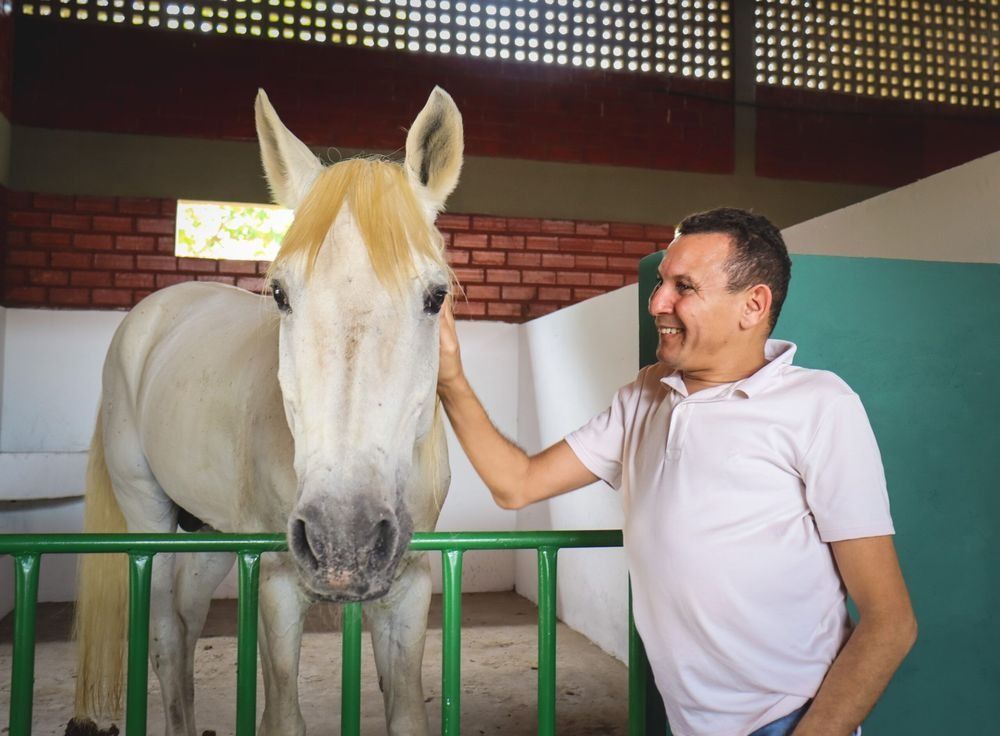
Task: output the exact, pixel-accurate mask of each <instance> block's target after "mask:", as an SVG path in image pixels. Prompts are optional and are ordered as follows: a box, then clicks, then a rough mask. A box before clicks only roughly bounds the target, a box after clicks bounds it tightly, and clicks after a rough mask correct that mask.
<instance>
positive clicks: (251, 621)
mask: <svg viewBox="0 0 1000 736" xmlns="http://www.w3.org/2000/svg"><path fill="white" fill-rule="evenodd" d="M236 559H237V566H238V573H237V574H238V581H239V582H238V585H239V587H238V589H237V595H238V603H237V609H236V736H253V735H254V731H255V730H256V727H257V601H258V598H259V595H258V594H259V590H260V553H259V552H240V553H239V555H237V558H236Z"/></svg>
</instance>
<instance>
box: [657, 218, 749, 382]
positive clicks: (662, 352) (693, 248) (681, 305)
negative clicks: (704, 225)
mask: <svg viewBox="0 0 1000 736" xmlns="http://www.w3.org/2000/svg"><path fill="white" fill-rule="evenodd" d="M730 248H731V241H730V238H729V236H728V235H725V234H722V233H695V234H692V235H681V236H680V237H678V238H676V239H675V240H674V242H672V243H671V244H670V246H669V247H668V248H667V250H666V253H664V256H663V261H662V262H661V263H660V268H659V277H660V278H659V284H658V286H657V288H656V289H655V290H654V291H653V294H652V296H651V297H650V298H649V313H650V314H651V315H652V316H653V319H654V321H655V322H656V328H657V331H658V333H659V345H658V347H657V351H656V357H657V358H658V359H659V360H661V361H663V362H664V363H666V364H667V365H668V366H670V367H671V368H673V369H674V370H681V371H684V372H685V373H686V374H692V375H694V374H699V373H707V374H711V373H714V372H715V371H717V370H719V369H724V368H725V367H726V365H727V363H728V361H729V358H730V357H731V356H732V355H734V354H738V353H739V352H740V351H742V350H743V349H744V345H743V341H742V340H741V339H740V337H741V330H740V319H741V315H742V314H743V307H744V304H745V295H744V294H743V293H742V292H738V293H736V294H731V293H730V292H729V290H728V289H727V274H726V269H725V265H726V262H727V261H728V259H729V253H730Z"/></svg>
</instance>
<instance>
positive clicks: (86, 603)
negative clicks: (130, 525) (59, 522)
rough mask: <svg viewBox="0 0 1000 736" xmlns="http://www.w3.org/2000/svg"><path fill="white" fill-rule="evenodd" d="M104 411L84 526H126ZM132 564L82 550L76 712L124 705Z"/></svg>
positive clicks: (103, 711) (102, 713) (89, 713)
mask: <svg viewBox="0 0 1000 736" xmlns="http://www.w3.org/2000/svg"><path fill="white" fill-rule="evenodd" d="M101 414H102V413H101V412H98V414H97V426H96V427H95V428H94V437H93V439H92V440H91V442H90V458H89V460H88V463H87V486H86V488H87V490H86V495H85V496H84V512H83V530H84V531H85V532H88V533H105V534H107V533H112V532H125V531H127V528H126V524H125V517H124V516H122V512H121V509H120V508H119V507H118V502H117V501H116V500H115V494H114V491H113V490H112V488H111V478H110V476H109V475H108V467H107V465H106V464H105V461H104V439H103V434H104V433H103V430H102V416H101ZM127 586H128V566H127V562H126V556H125V555H122V554H88V555H81V556H80V564H79V586H78V590H77V597H76V617H75V620H74V621H73V633H74V636H75V637H76V640H77V655H78V656H77V670H76V702H75V716H76V719H81V718H101V717H117V716H119V715H120V714H121V706H122V679H123V677H122V675H123V670H124V657H125V632H126V626H127V609H128V587H127Z"/></svg>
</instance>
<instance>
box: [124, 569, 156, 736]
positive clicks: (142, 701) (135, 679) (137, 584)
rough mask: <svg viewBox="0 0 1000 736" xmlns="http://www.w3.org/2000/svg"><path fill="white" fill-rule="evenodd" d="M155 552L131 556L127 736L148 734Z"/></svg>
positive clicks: (126, 700)
mask: <svg viewBox="0 0 1000 736" xmlns="http://www.w3.org/2000/svg"><path fill="white" fill-rule="evenodd" d="M152 577H153V555H152V553H138V552H130V553H129V556H128V684H127V686H126V688H127V689H126V695H125V736H146V702H147V697H146V691H147V689H148V686H149V665H148V664H147V660H148V659H149V591H150V581H151V580H152Z"/></svg>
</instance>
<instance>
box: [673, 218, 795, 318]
mask: <svg viewBox="0 0 1000 736" xmlns="http://www.w3.org/2000/svg"><path fill="white" fill-rule="evenodd" d="M676 232H677V235H678V236H680V235H694V234H695V233H722V234H725V235H728V236H729V238H730V240H731V241H732V246H733V247H732V251H731V254H730V256H729V261H728V262H727V263H726V271H727V273H728V277H729V282H728V284H727V285H728V287H729V291H731V292H736V291H740V290H741V289H746V288H748V287H750V286H754V285H756V284H767V286H768V287H769V288H770V289H771V295H772V301H771V314H770V315H769V316H770V330H773V329H774V325H775V324H776V323H777V321H778V316H779V315H780V314H781V305H782V304H784V302H785V296H786V295H787V294H788V282H789V281H790V280H791V278H792V259H791V258H789V257H788V249H787V248H786V247H785V241H784V239H783V238H782V237H781V232H780V231H779V230H778V228H776V227H775V226H774V224H773V223H772V222H771V221H770V220H768V219H767V218H766V217H764V216H763V215H755V214H754V213H752V212H748V211H747V210H741V209H737V208H735V207H719V208H717V209H714V210H708V211H707V212H698V213H695V214H693V215H688V216H687V217H685V218H684V219H683V220H682V221H681V223H680V224H679V225H678V226H677V228H676ZM770 330H769V332H770Z"/></svg>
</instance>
